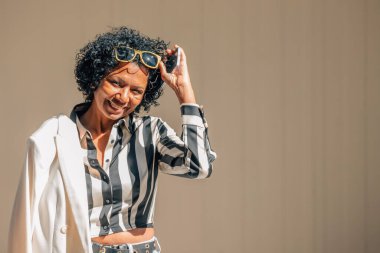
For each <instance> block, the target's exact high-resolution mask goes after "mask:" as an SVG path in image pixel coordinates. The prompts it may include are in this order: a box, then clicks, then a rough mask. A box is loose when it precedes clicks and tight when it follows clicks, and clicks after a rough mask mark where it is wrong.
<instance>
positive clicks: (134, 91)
mask: <svg viewBox="0 0 380 253" xmlns="http://www.w3.org/2000/svg"><path fill="white" fill-rule="evenodd" d="M132 91H133V93H135V94H137V95H141V94H143V91H142V90H132Z"/></svg>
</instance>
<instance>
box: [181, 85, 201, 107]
mask: <svg viewBox="0 0 380 253" xmlns="http://www.w3.org/2000/svg"><path fill="white" fill-rule="evenodd" d="M177 98H178V101H179V103H180V104H183V103H192V104H196V103H197V102H196V100H195V95H194V90H193V88H192V86H191V84H190V85H186V86H185V87H183V89H182V90H181V91H179V92H178V93H177Z"/></svg>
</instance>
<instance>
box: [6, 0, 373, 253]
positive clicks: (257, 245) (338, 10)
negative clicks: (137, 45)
mask: <svg viewBox="0 0 380 253" xmlns="http://www.w3.org/2000/svg"><path fill="white" fill-rule="evenodd" d="M118 25H130V26H132V27H134V28H137V29H140V30H141V31H142V32H143V33H145V34H148V35H151V36H154V37H155V36H158V35H159V36H160V37H162V38H163V39H167V40H170V41H172V42H174V43H178V44H179V45H181V46H183V47H184V49H185V50H186V52H187V55H188V61H189V65H190V73H191V76H192V82H193V85H194V87H195V89H196V95H197V99H198V102H199V103H200V104H203V105H204V107H205V110H206V116H207V119H208V122H209V125H210V135H211V144H212V146H213V148H214V149H215V150H216V151H217V153H218V155H219V158H218V160H217V161H216V163H215V170H214V174H213V176H212V177H211V178H210V179H209V180H206V181H191V180H184V179H179V178H175V177H170V176H166V175H163V174H161V175H160V178H159V193H158V201H157V208H156V229H157V235H158V237H159V239H160V240H161V244H162V246H163V248H164V251H163V252H165V253H170V252H172V253H174V252H181V253H187V252H188V253H190V252H260V253H340V252H342V253H343V252H344V253H362V252H368V253H375V252H380V215H379V214H380V198H379V197H380V184H379V182H380V155H379V153H380V133H379V129H380V32H379V31H380V30H379V27H380V1H379V0H240V1H238V0H236V1H226V0H218V1H217V0H203V1H202V0H192V1H174V0H172V1H169V0H154V1H128V0H118V1H115V0H110V1H100V0H96V1H94V0H91V1H90V0H88V1H78V0H66V1H47V0H34V1H26V0H24V1H11V0H1V1H0V28H1V31H2V34H1V37H0V38H1V47H0V71H1V72H0V73H1V82H2V83H1V87H2V91H1V92H0V101H1V106H0V110H1V118H2V128H1V139H2V143H3V145H1V147H0V148H1V152H0V154H1V161H2V173H3V174H2V183H1V184H0V189H1V190H0V197H1V199H0V202H1V203H2V208H1V209H2V212H1V218H0V227H1V232H2V235H3V236H2V237H1V238H0V245H1V246H0V252H4V251H5V244H6V238H7V228H8V224H9V216H10V212H11V206H12V202H13V197H14V194H15V190H16V183H17V181H18V177H19V174H20V170H21V166H22V159H23V155H24V149H25V140H26V138H27V136H28V135H30V134H31V133H32V132H33V131H34V130H35V129H36V128H37V127H38V126H39V125H40V124H41V122H42V121H44V120H45V119H47V118H48V117H50V116H52V115H55V114H57V113H59V112H66V113H68V112H69V111H70V109H71V107H72V106H73V105H74V104H75V103H77V102H80V101H81V96H80V94H79V93H78V92H77V91H76V87H75V82H74V78H73V66H74V56H75V52H76V50H78V49H79V48H80V47H82V46H83V45H84V44H85V43H86V42H88V41H89V40H90V39H92V38H93V37H94V35H95V34H97V33H101V32H104V31H106V30H107V29H108V27H109V26H118ZM160 101H161V106H160V107H159V108H157V109H155V110H153V111H152V113H153V114H157V115H160V116H161V117H162V118H164V119H165V120H166V121H168V122H169V123H170V124H171V125H172V126H173V127H175V128H176V129H179V126H180V119H179V109H178V102H177V100H176V98H175V96H174V94H173V92H171V91H170V90H168V89H167V91H166V92H165V96H164V97H163V98H162V99H161V100H160ZM181 247H183V248H181Z"/></svg>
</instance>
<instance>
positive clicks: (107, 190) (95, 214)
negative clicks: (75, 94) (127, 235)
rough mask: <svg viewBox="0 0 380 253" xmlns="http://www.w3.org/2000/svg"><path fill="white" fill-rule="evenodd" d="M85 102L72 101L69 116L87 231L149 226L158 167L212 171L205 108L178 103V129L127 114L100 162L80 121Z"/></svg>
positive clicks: (201, 174)
mask: <svg viewBox="0 0 380 253" xmlns="http://www.w3.org/2000/svg"><path fill="white" fill-rule="evenodd" d="M88 107H89V103H83V104H79V105H76V106H75V107H74V109H73V110H72V112H71V115H70V118H71V119H72V120H73V121H74V122H75V123H76V124H77V127H78V132H79V138H80V143H81V146H82V150H83V161H84V165H85V170H86V183H87V196H88V210H89V217H90V220H89V225H90V231H91V237H96V236H102V235H107V234H112V233H116V232H121V231H126V230H130V229H133V228H146V227H153V216H154V206H155V196H156V190H157V185H156V181H157V176H158V171H159V170H160V171H162V172H164V173H167V174H172V175H176V176H180V177H186V178H194V179H202V178H207V177H209V176H210V174H211V172H212V162H213V161H214V160H215V159H216V153H215V152H214V151H213V150H212V149H211V147H210V143H209V139H208V134H207V123H206V119H205V117H204V113H203V109H202V108H201V107H200V106H198V105H196V104H182V105H181V108H180V109H181V115H182V135H181V137H178V136H177V135H176V133H175V131H174V130H173V129H172V128H171V127H170V126H169V125H168V124H167V123H166V122H164V121H162V120H161V119H160V118H158V117H153V116H138V115H136V114H130V115H129V116H127V117H125V118H122V119H120V120H118V121H117V122H116V123H115V124H114V126H113V127H112V130H111V134H110V137H109V140H108V143H107V146H106V148H105V152H104V161H103V167H101V166H100V163H99V161H98V159H97V151H96V147H95V145H94V142H93V140H92V137H91V133H90V132H89V131H88V130H87V129H85V127H84V126H83V125H82V124H81V122H80V121H79V116H80V115H81V114H83V113H84V112H85V111H86V110H87V109H88Z"/></svg>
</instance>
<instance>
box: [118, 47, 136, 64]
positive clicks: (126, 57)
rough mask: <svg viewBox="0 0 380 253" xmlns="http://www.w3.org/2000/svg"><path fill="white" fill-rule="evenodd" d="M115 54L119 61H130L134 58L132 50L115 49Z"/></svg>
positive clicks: (124, 48) (125, 48)
mask: <svg viewBox="0 0 380 253" xmlns="http://www.w3.org/2000/svg"><path fill="white" fill-rule="evenodd" d="M116 54H117V57H118V58H119V60H121V61H130V60H131V59H133V56H135V51H134V50H133V49H132V48H127V47H118V48H116Z"/></svg>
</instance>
